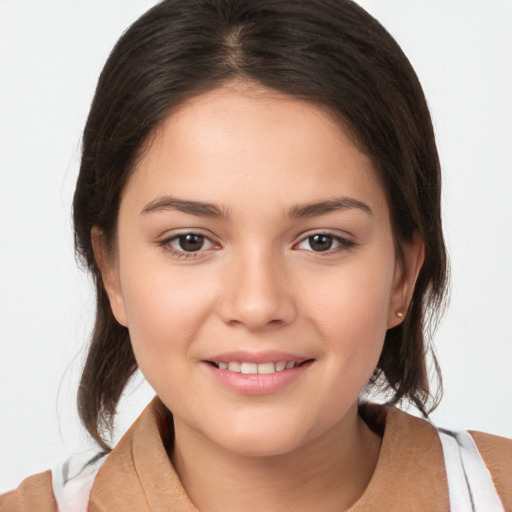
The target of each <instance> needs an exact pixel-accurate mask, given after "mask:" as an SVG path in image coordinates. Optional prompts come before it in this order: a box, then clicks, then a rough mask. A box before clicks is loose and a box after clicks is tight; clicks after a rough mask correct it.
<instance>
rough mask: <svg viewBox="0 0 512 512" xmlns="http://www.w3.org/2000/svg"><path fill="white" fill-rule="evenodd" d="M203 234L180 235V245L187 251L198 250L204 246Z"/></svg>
mask: <svg viewBox="0 0 512 512" xmlns="http://www.w3.org/2000/svg"><path fill="white" fill-rule="evenodd" d="M203 242H204V237H203V236H202V235H193V234H192V235H185V236H182V237H180V247H181V248H182V249H183V250H184V251H187V252H193V251H198V250H199V249H201V247H202V246H203Z"/></svg>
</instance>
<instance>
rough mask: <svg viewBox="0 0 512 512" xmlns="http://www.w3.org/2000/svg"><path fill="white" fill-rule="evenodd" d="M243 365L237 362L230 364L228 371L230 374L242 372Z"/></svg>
mask: <svg viewBox="0 0 512 512" xmlns="http://www.w3.org/2000/svg"><path fill="white" fill-rule="evenodd" d="M241 367H242V365H241V364H240V363H237V362H236V361H234V362H232V363H228V370H229V371H230V372H240V370H241Z"/></svg>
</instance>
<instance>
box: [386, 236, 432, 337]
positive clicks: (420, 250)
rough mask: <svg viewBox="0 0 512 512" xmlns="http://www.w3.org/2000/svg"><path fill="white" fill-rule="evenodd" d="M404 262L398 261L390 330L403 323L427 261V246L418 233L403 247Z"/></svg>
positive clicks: (392, 297)
mask: <svg viewBox="0 0 512 512" xmlns="http://www.w3.org/2000/svg"><path fill="white" fill-rule="evenodd" d="M402 252H403V260H402V261H399V260H398V259H397V262H396V265H395V277H394V283H393V292H392V295H391V300H390V304H389V309H388V325H387V327H388V329H390V328H392V327H396V326H397V325H399V324H400V323H402V321H403V319H404V317H405V315H406V313H407V310H408V308H409V304H410V302H411V299H412V295H413V293H414V287H415V285H416V280H417V279H418V275H419V273H420V270H421V267H422V266H423V262H424V260H425V245H424V243H423V240H422V239H421V237H420V236H419V234H418V233H414V235H413V238H412V240H411V241H410V242H409V243H405V244H403V245H402Z"/></svg>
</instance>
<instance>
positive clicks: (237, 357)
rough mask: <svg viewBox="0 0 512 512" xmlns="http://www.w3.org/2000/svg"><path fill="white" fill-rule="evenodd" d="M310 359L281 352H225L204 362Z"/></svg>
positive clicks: (300, 360)
mask: <svg viewBox="0 0 512 512" xmlns="http://www.w3.org/2000/svg"><path fill="white" fill-rule="evenodd" d="M308 359H312V358H311V357H304V356H302V355H299V354H292V353H290V352H281V351H276V350H272V351H265V352H247V351H243V350H239V351H234V352H223V353H222V354H216V355H212V356H211V357H207V358H205V359H204V361H212V362H215V363H230V362H233V361H238V362H244V363H256V364H261V363H270V362H273V363H277V362H278V361H285V362H292V361H293V362H296V363H302V362H304V361H306V360H308Z"/></svg>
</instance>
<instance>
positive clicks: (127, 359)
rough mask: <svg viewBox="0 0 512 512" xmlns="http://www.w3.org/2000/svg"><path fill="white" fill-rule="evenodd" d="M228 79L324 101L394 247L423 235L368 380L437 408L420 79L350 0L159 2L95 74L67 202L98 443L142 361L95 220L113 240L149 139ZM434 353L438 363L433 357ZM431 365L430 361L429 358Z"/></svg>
mask: <svg viewBox="0 0 512 512" xmlns="http://www.w3.org/2000/svg"><path fill="white" fill-rule="evenodd" d="M232 80H242V81H244V80H246V81H251V82H255V83H257V84H261V85H263V86H265V87H268V88H272V89H275V90H277V91H280V92H282V93H285V94H289V95H292V96H294V97H298V98H303V99H305V100H307V101H311V102H314V103H316V104H319V105H322V106H323V107H325V108H326V109H327V110H328V111H329V112H331V113H332V114H334V115H335V116H336V117H337V118H338V119H340V121H341V122H342V123H343V126H345V127H348V128H349V130H350V131H351V133H352V134H353V136H354V138H355V140H357V142H358V144H359V146H360V147H361V148H362V150H363V151H365V152H366V153H367V154H368V155H370V157H371V158H372V160H373V162H374V165H375V168H376V170H377V172H378V173H379V175H380V177H381V180H382V183H383V184H384V188H385V190H386V193H387V196H388V200H389V207H390V211H391V219H392V226H393V231H394V236H395V241H396V246H397V249H398V254H399V255H400V247H401V246H402V245H403V244H404V243H406V242H408V241H410V240H411V238H412V236H413V234H414V233H418V234H419V236H420V237H421V238H422V239H423V241H424V244H425V263H424V265H423V268H422V269H421V271H420V274H419V278H418V280H417V283H416V288H415V291H414V295H413V298H412V301H411V304H410V306H409V309H408V311H407V313H406V315H405V318H404V321H403V322H402V323H401V324H400V325H399V326H397V327H395V328H393V329H389V330H388V332H387V334H386V339H385V343H384V349H383V352H382V355H381V357H380V361H379V364H378V367H377V368H376V370H375V373H374V376H373V378H372V381H371V383H370V384H374V385H375V384H377V385H379V386H381V387H382V386H384V388H386V389H387V390H388V392H390V393H391V398H390V400H389V403H397V402H398V401H399V400H401V399H403V398H407V399H409V400H411V401H412V402H413V403H414V404H416V406H417V407H418V408H419V409H420V410H421V411H422V412H423V413H424V414H425V415H426V414H427V412H428V410H429V407H432V406H433V405H435V397H433V394H432V393H431V392H430V388H429V379H428V371H427V363H426V357H425V356H426V352H427V345H428V343H427V340H426V337H425V336H426V334H425V333H427V332H428V326H429V325H431V321H432V320H433V319H435V314H436V313H437V312H438V311H439V309H440V306H441V304H442V298H443V292H444V288H445V283H446V276H447V264H446V254H445V247H444V242H443V236H442V230H441V216H440V169H439V159H438V154H437V150H436V145H435V140H434V134H433V129H432V123H431V119H430V114H429V111H428V108H427V104H426V101H425V98H424V95H423V91H422V89H421V86H420V84H419V82H418V79H417V77H416V74H415V72H414V70H413V68H412V66H411V65H410V63H409V61H408V60H407V58H406V57H405V55H404V54H403V52H402V50H401V49H400V47H399V46H398V44H397V43H396V42H395V40H394V39H393V38H392V37H391V36H390V35H389V33H388V32H387V31H386V30H385V29H384V28H383V27H382V26H381V25H380V24H379V23H378V22H377V21H376V20H375V19H373V18H372V17H371V16H370V15H369V14H368V13H366V12H365V11H364V10H363V9H362V8H361V7H359V6H358V5H357V4H355V3H354V2H351V1H349V0H164V1H163V2H161V3H159V4H158V5H156V6H155V7H153V8H152V9H150V10H149V11H148V12H147V13H146V14H144V15H143V16H142V17H141V18H140V19H139V20H138V21H136V22H135V23H134V24H133V25H132V26H131V27H130V28H129V29H128V30H127V31H126V32H125V33H124V35H123V36H122V37H121V39H120V40H119V42H118V43H117V44H116V46H115V48H114V49H113V51H112V53H111V55H110V57H109V59H108V61H107V63H106V64H105V67H104V69H103V71H102V73H101V76H100V78H99V82H98V86H97V89H96V94H95V97H94V100H93V103H92V106H91V111H90V114H89V117H88V120H87V124H86V126H85V131H84V136H83V156H82V162H81V167H80V174H79V177H78V182H77V187H76V192H75V197H74V203H73V207H74V222H75V236H76V250H77V253H78V255H79V256H80V257H81V258H82V259H83V261H84V262H85V263H86V265H87V267H88V268H89V270H90V271H91V273H92V275H93V276H94V279H95V284H96V293H97V312H96V324H95V326H94V332H93V335H92V341H91V345H90V349H89V353H88V357H87V361H86V363H85V367H84V370H83V374H82V379H81V382H80V388H79V392H78V407H79V412H80V416H81V419H82V421H83V423H84V425H85V427H86V428H87V430H88V431H89V433H90V434H91V435H92V437H93V438H94V439H95V440H96V441H97V442H98V443H100V445H101V446H103V447H104V448H108V447H107V445H106V443H105V441H104V438H103V437H102V436H103V434H104V433H105V432H106V431H108V430H109V429H110V428H111V427H112V422H113V418H114V415H115V411H116V407H117V404H118V401H119V398H120V396H121V393H122V391H123V389H124V387H125V385H126V384H127V382H128V380H129V379H130V377H131V376H132V375H133V373H134V372H135V371H136V369H137V363H136V361H135V357H134V354H133V351H132V348H131V344H130V337H129V333H128V330H127V329H126V328H125V327H123V326H121V325H119V324H118V323H117V322H116V320H115V319H114V316H113V314H112V311H111V309H110V305H109V301H108V298H107V295H106V292H105V290H104V288H103V284H102V279H101V275H100V272H99V269H98V267H97V265H96V262H95V261H94V256H93V250H92V244H91V229H92V228H93V226H98V227H99V228H100V229H101V230H102V231H103V233H104V236H105V238H106V240H107V242H110V243H111V244H112V243H113V242H114V241H115V233H116V224H117V216H118V210H119V203H120V197H121V193H122V191H123V188H124V186H125V185H126V183H127V180H128V178H129V176H130V173H131V171H132V169H133V167H134V164H135V162H136V159H137V156H138V155H139V153H140V152H141V150H142V148H143V147H144V143H145V142H146V141H147V139H148V136H149V135H150V134H151V133H152V131H153V130H154V129H155V127H156V126H158V124H159V123H160V122H161V121H162V120H163V119H164V118H165V117H166V116H167V115H168V114H169V112H170V111H171V109H172V108H173V107H175V106H177V105H179V104H180V103H182V102H183V101H185V100H186V99H187V98H190V97H191V96H194V95H197V94H200V93H202V92H206V91H208V90H211V89H213V88H216V87H219V86H220V85H222V84H224V83H226V82H228V81H232ZM433 360H434V362H435V358H434V359H433ZM436 370H437V364H436Z"/></svg>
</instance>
